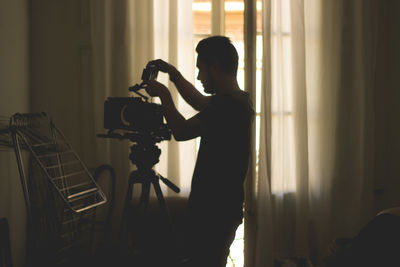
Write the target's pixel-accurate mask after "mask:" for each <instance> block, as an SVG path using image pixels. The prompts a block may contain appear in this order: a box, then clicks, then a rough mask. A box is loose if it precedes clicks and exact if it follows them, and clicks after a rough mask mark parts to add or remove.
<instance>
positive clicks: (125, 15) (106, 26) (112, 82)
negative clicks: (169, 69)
mask: <svg viewBox="0 0 400 267" xmlns="http://www.w3.org/2000/svg"><path fill="white" fill-rule="evenodd" d="M90 7H91V41H92V57H93V79H94V80H93V85H94V90H93V107H92V112H93V117H94V128H95V132H96V133H103V132H105V131H106V130H105V129H104V128H103V119H104V117H103V112H104V110H103V109H104V106H103V104H104V101H105V100H106V99H107V97H125V96H128V94H129V91H128V88H129V87H130V86H132V85H134V84H135V83H139V82H140V77H141V71H142V69H143V68H144V67H145V65H146V63H147V61H148V60H150V59H152V57H153V49H152V43H153V42H152V40H153V39H152V38H153V32H152V25H153V24H152V1H107V0H96V1H91V2H90ZM130 145H131V144H130V143H129V142H128V140H124V141H120V140H116V139H105V138H104V139H101V138H97V140H96V143H95V147H94V151H95V153H94V154H93V155H94V156H95V157H96V162H97V165H100V164H104V163H108V164H110V165H111V166H113V168H114V169H115V171H116V174H117V179H116V192H115V197H116V198H115V204H114V205H115V209H114V214H113V222H112V223H113V231H114V232H115V233H118V231H119V226H120V219H121V216H122V209H123V203H124V202H123V201H124V198H125V195H126V191H127V186H128V180H129V172H130V171H131V166H130V160H129V153H130V149H129V147H130Z"/></svg>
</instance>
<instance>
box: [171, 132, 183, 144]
mask: <svg viewBox="0 0 400 267" xmlns="http://www.w3.org/2000/svg"><path fill="white" fill-rule="evenodd" d="M172 135H173V136H174V139H175V141H177V142H181V141H185V140H186V139H185V137H184V136H183V135H182V134H181V133H172Z"/></svg>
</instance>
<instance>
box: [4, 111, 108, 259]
mask: <svg viewBox="0 0 400 267" xmlns="http://www.w3.org/2000/svg"><path fill="white" fill-rule="evenodd" d="M0 149H14V151H15V155H16V159H17V165H18V170H19V174H20V180H21V186H22V189H23V193H24V199H25V204H26V209H27V215H28V227H29V228H31V229H29V228H28V234H29V236H28V239H29V240H30V241H29V242H31V244H30V245H29V246H30V247H31V248H32V253H31V254H32V255H31V261H32V262H36V263H37V262H41V263H43V262H45V263H47V264H51V265H52V266H66V265H65V264H67V263H68V262H71V259H72V258H73V257H77V255H78V254H77V253H83V252H85V253H86V252H88V251H90V246H91V240H92V239H93V229H94V224H93V222H94V221H95V217H96V208H97V207H99V206H100V205H102V204H104V203H106V202H107V199H106V196H105V194H104V193H103V191H102V190H101V188H100V186H99V185H98V184H97V182H96V180H95V179H94V178H93V177H92V175H91V174H90V172H89V171H88V170H87V168H86V166H85V165H84V164H83V162H82V161H81V159H80V158H79V157H78V155H77V154H76V153H75V151H74V150H73V148H72V147H71V145H70V144H69V143H68V142H67V140H66V138H65V136H64V135H63V133H62V132H61V131H60V130H59V129H58V128H56V126H55V124H54V123H53V121H52V120H51V119H50V117H49V116H48V115H47V114H46V113H25V114H21V113H17V114H15V115H13V116H11V118H9V122H8V125H5V119H4V117H3V118H0ZM24 151H26V152H28V154H29V157H28V158H27V157H26V156H24V155H23V154H25V153H23V152H24ZM26 167H28V169H29V172H28V175H27V174H26V173H25V172H26V170H27V168H26ZM33 251H34V252H33ZM42 251H46V253H45V254H42V253H44V252H42ZM86 254H87V253H86ZM80 256H81V255H80ZM28 257H29V255H28ZM44 257H46V260H44V259H43V258H44ZM78 257H79V256H78ZM75 262H76V260H75Z"/></svg>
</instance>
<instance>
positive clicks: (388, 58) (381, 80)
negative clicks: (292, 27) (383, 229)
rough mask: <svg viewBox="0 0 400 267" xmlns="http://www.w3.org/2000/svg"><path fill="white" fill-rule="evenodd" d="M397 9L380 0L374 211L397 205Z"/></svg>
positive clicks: (399, 180) (399, 190) (399, 199)
mask: <svg viewBox="0 0 400 267" xmlns="http://www.w3.org/2000/svg"><path fill="white" fill-rule="evenodd" d="M399 12H400V2H399V1H396V0H387V1H382V5H381V10H380V25H379V27H380V28H379V39H378V52H377V66H376V67H377V73H376V75H377V76H376V81H377V82H376V85H377V86H376V91H375V182H376V185H375V187H376V188H377V192H376V211H379V210H382V209H385V208H389V207H392V206H400V119H399V118H400V88H399V87H400V49H399V48H400V32H399V26H400V16H399Z"/></svg>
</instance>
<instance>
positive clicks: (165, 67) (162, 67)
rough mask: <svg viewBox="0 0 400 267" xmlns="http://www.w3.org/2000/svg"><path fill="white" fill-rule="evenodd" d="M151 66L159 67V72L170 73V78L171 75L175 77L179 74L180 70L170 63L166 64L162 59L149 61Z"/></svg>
mask: <svg viewBox="0 0 400 267" xmlns="http://www.w3.org/2000/svg"><path fill="white" fill-rule="evenodd" d="M149 65H155V66H157V68H158V70H159V71H161V72H165V73H168V74H169V75H170V76H171V75H172V76H175V75H177V73H178V70H177V69H176V68H175V67H174V66H173V65H171V64H169V63H168V62H165V61H164V60H162V59H156V60H152V61H149V63H147V66H149Z"/></svg>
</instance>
